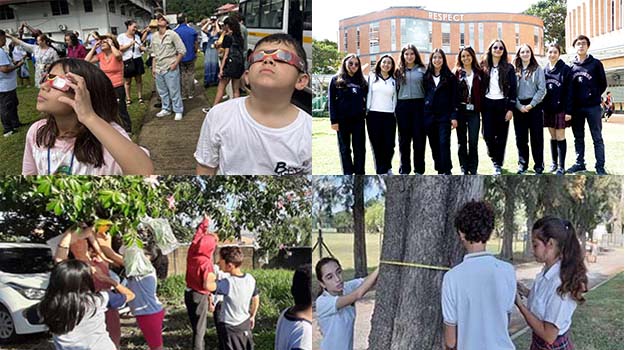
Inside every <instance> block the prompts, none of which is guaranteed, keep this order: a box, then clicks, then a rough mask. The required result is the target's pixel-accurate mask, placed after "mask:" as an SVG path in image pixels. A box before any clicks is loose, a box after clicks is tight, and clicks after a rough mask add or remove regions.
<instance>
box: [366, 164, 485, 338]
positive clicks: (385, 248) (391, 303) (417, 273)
mask: <svg viewBox="0 0 625 350" xmlns="http://www.w3.org/2000/svg"><path fill="white" fill-rule="evenodd" d="M483 181H484V180H483V177H474V176H464V177H457V176H422V177H400V176H393V177H387V178H386V186H387V189H388V190H387V194H386V205H385V207H386V213H385V227H384V239H383V243H382V257H381V259H382V260H394V261H404V262H415V263H421V264H429V265H434V266H454V265H456V264H457V263H458V262H460V259H461V258H462V256H463V253H464V249H463V248H462V245H461V243H460V240H459V238H458V235H457V233H456V230H455V228H454V227H453V219H454V216H455V213H456V211H457V210H458V209H459V208H460V206H462V205H463V204H464V203H466V202H467V201H469V200H472V199H481V198H482V197H483V194H484V183H483ZM442 281H443V271H439V270H432V269H423V268H414V267H404V266H396V265H388V264H382V265H381V266H380V276H379V278H378V282H377V285H378V286H383V288H384V293H379V294H377V295H378V296H379V298H376V303H375V309H374V312H373V318H372V324H371V333H370V336H369V346H370V348H371V349H390V350H395V349H440V348H441V347H442V329H443V327H442V324H443V321H442V313H441V307H440V297H441V285H442Z"/></svg>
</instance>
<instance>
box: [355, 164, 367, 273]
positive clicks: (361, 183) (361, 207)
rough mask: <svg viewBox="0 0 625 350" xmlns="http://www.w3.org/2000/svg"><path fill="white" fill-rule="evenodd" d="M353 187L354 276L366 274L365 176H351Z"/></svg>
mask: <svg viewBox="0 0 625 350" xmlns="http://www.w3.org/2000/svg"><path fill="white" fill-rule="evenodd" d="M352 179H353V181H354V183H353V189H354V211H353V213H354V269H355V277H356V278H360V277H364V276H366V275H367V242H366V239H367V238H366V235H365V177H364V176H363V175H355V176H353V177H352Z"/></svg>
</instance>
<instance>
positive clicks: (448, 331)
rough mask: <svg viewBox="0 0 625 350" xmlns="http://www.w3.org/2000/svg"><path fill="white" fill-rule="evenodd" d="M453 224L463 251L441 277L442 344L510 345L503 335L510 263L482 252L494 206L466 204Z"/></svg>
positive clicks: (502, 348)
mask: <svg viewBox="0 0 625 350" xmlns="http://www.w3.org/2000/svg"><path fill="white" fill-rule="evenodd" d="M455 227H456V230H457V231H458V235H459V236H460V240H461V241H462V244H463V245H464V247H465V249H466V250H467V254H466V255H465V256H464V259H463V261H462V262H461V263H460V264H458V265H456V266H455V267H454V268H453V269H451V270H450V271H449V272H447V273H446V274H445V276H444V277H443V288H442V299H441V304H442V309H443V322H444V340H445V349H447V350H474V349H480V350H514V344H512V340H511V339H510V335H509V334H508V321H509V317H510V313H511V312H512V310H513V308H514V298H515V295H516V278H515V274H514V267H512V265H511V264H509V263H507V262H504V261H501V260H499V259H497V258H495V257H494V256H493V255H492V254H491V253H488V252H486V242H487V241H488V239H489V238H490V235H491V233H492V232H493V228H494V227H495V214H494V211H493V208H492V207H491V206H490V205H489V204H488V203H485V202H475V201H471V202H469V203H466V204H465V205H464V206H463V207H462V208H460V210H459V211H458V214H457V215H456V218H455Z"/></svg>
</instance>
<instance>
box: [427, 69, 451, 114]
mask: <svg viewBox="0 0 625 350" xmlns="http://www.w3.org/2000/svg"><path fill="white" fill-rule="evenodd" d="M423 87H424V90H425V101H424V110H425V115H426V117H427V116H429V115H435V116H436V120H437V121H451V120H452V119H458V116H457V113H458V103H457V101H458V97H457V94H458V79H456V76H455V75H453V74H449V75H446V76H443V74H441V77H440V82H439V83H438V85H436V84H435V83H434V79H433V77H432V76H430V77H428V76H427V75H426V77H425V78H424V79H423ZM441 117H445V120H439V118H441Z"/></svg>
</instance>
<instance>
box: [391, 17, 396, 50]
mask: <svg viewBox="0 0 625 350" xmlns="http://www.w3.org/2000/svg"><path fill="white" fill-rule="evenodd" d="M395 32H396V28H395V19H391V51H395V50H397V36H396V35H395Z"/></svg>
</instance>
